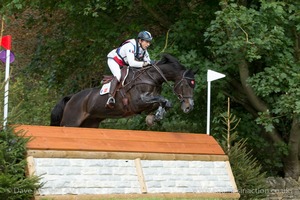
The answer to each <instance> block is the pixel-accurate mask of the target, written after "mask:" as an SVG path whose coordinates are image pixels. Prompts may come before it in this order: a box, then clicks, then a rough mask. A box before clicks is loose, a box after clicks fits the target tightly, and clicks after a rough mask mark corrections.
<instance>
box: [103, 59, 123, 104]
mask: <svg viewBox="0 0 300 200" xmlns="http://www.w3.org/2000/svg"><path fill="white" fill-rule="evenodd" d="M107 64H108V66H109V69H110V71H111V73H112V74H113V75H114V78H113V80H112V81H111V83H110V90H109V97H108V100H107V102H106V104H107V105H113V104H115V98H114V96H115V93H116V88H117V85H118V83H119V81H120V79H121V70H120V66H119V64H118V63H116V61H115V60H114V59H111V58H108V60H107Z"/></svg>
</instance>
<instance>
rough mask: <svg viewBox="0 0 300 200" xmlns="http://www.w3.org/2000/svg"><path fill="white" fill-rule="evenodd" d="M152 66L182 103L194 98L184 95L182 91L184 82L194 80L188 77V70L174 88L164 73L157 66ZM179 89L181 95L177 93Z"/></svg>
mask: <svg viewBox="0 0 300 200" xmlns="http://www.w3.org/2000/svg"><path fill="white" fill-rule="evenodd" d="M152 66H153V67H154V68H155V69H156V70H157V72H158V73H159V74H160V75H161V77H162V78H163V79H164V80H165V82H166V83H167V85H168V86H169V87H170V88H172V91H173V93H174V94H175V95H176V96H177V98H178V99H179V101H180V102H182V101H184V99H187V98H193V97H192V96H186V95H183V89H182V87H183V85H182V82H183V81H184V80H186V79H189V80H193V79H192V78H189V77H186V74H187V72H188V70H185V71H184V73H183V74H182V77H181V79H180V80H179V81H178V82H177V83H176V84H175V85H174V86H173V87H172V86H171V84H169V82H168V80H167V78H166V77H165V75H164V74H163V72H162V71H161V69H160V68H159V67H158V66H157V65H156V64H153V65H152ZM177 87H180V88H181V89H180V90H179V91H182V92H181V93H178V92H176V88H177Z"/></svg>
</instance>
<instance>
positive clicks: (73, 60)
mask: <svg viewBox="0 0 300 200" xmlns="http://www.w3.org/2000/svg"><path fill="white" fill-rule="evenodd" d="M219 3H220V4H219ZM299 8H300V3H299V2H298V1H291V0H285V1H275V0H271V1H265V0H254V1H236V0H229V1H225V0H222V1H216V0H213V1H195V0H190V1H176V0H171V1H168V2H166V1H162V0H153V1H128V0H125V1H121V0H112V1H100V0H95V1H87V0H83V1H80V2H78V1H74V0H65V1H54V0H49V1H36V0H33V1H27V0H14V1H8V0H4V1H3V3H2V4H1V5H0V14H1V15H5V17H6V20H7V21H6V22H7V24H8V25H9V22H12V21H13V17H11V16H14V17H15V18H16V20H17V21H18V20H19V19H22V20H24V21H23V23H22V24H21V25H19V24H18V23H16V24H18V26H19V27H18V28H19V29H20V27H24V30H25V31H24V33H23V35H27V34H29V33H35V34H34V35H33V37H32V40H34V41H35V42H34V43H31V45H29V46H27V48H28V49H29V47H30V48H34V49H33V51H30V53H27V52H26V53H24V52H23V51H19V52H17V54H18V55H17V56H18V57H17V61H18V62H19V63H21V64H15V71H13V72H12V73H13V77H14V78H13V79H12V81H11V86H12V88H13V90H14V91H11V93H10V94H11V95H12V97H11V98H10V105H11V107H10V109H14V110H17V111H18V113H20V114H19V116H20V118H17V119H18V120H16V121H15V122H16V123H30V124H42V125H47V124H48V123H49V121H48V117H49V115H50V110H51V107H53V106H54V104H55V103H56V101H58V100H59V99H60V98H62V97H63V96H65V95H68V94H70V93H74V92H78V91H79V90H82V89H84V88H87V87H99V85H100V84H99V83H100V79H101V77H102V75H104V74H107V73H109V71H108V68H107V66H106V55H107V53H108V52H109V51H110V50H111V49H113V48H115V47H117V46H118V45H119V44H120V43H121V42H122V41H123V40H125V39H127V38H133V37H136V34H137V32H138V31H140V30H143V29H145V30H149V31H150V32H151V33H152V34H153V36H154V42H153V43H152V44H151V46H150V49H149V51H150V54H151V58H153V59H159V54H160V53H161V52H169V53H171V54H173V55H174V56H175V57H177V58H179V60H180V61H181V62H182V63H183V64H184V65H185V66H186V67H188V68H191V69H194V70H199V71H198V76H196V84H197V85H196V88H195V95H194V100H195V108H194V110H193V111H192V112H191V113H189V114H188V115H185V114H183V113H182V112H180V109H179V103H178V100H177V98H176V96H174V95H173V93H172V91H171V90H169V88H168V87H164V91H163V95H164V96H165V97H166V98H168V99H169V100H171V101H172V103H173V106H174V107H173V108H172V109H171V110H170V111H169V112H168V114H167V116H166V118H165V119H164V121H161V122H159V123H157V124H156V125H154V126H153V127H150V128H149V127H146V126H145V123H144V116H143V115H142V116H139V117H134V118H131V119H120V120H107V121H105V122H104V123H103V124H102V125H101V126H102V127H105V128H117V127H119V128H127V129H148V130H161V131H182V132H204V130H205V122H206V121H205V119H206V103H207V102H206V98H207V96H206V71H207V69H212V70H216V71H218V72H221V73H224V74H226V79H222V80H218V81H216V82H214V83H213V84H212V102H211V103H212V104H211V105H212V109H211V111H212V114H211V116H212V118H213V120H212V130H213V131H214V132H216V133H217V132H220V131H222V128H220V125H219V122H220V119H219V118H218V117H219V113H223V112H224V109H223V108H224V107H225V106H226V103H225V102H226V98H227V96H229V97H231V99H232V101H233V102H232V104H233V107H232V112H233V113H234V114H237V115H238V116H242V119H241V122H240V124H239V126H238V127H237V131H238V132H239V133H240V134H239V136H238V138H239V139H242V138H247V148H249V149H253V154H254V155H255V156H257V158H258V159H259V161H260V162H261V163H262V166H263V167H264V169H266V170H268V172H269V173H270V174H271V175H277V174H278V173H279V172H280V171H282V169H283V166H284V163H283V162H282V158H284V157H285V156H286V155H287V154H289V152H288V142H289V139H290V130H291V124H292V121H293V119H294V118H295V117H298V118H299V112H300V103H299V98H298V97H299V95H300V90H299V87H298V85H297V84H298V83H299V82H300V80H299V79H300V76H299V73H298V71H299V60H300V54H299V52H300V51H299V38H300V36H299V31H300V26H299V24H300V17H299V16H300V15H299ZM24 11H26V12H24ZM10 28H11V29H12V28H13V27H9V26H6V30H11V29H10ZM19 29H17V30H19ZM27 39H28V38H26V41H28V40H27ZM24 43H25V42H24V39H23V40H21V41H16V42H15V44H16V46H18V44H22V45H24ZM27 57H28V59H29V62H21V60H25V59H24V58H27ZM241 63H243V64H244V65H241ZM242 67H244V68H242ZM245 72H246V73H245ZM241 75H244V76H241ZM17 88H18V89H17ZM249 88H250V90H249ZM249 91H252V93H251V92H249ZM261 105H263V106H261ZM215 116H217V117H215ZM274 136H277V137H275V138H277V140H276V141H274ZM279 147H280V148H279ZM261 152H272V153H271V154H272V156H270V155H268V154H265V153H261Z"/></svg>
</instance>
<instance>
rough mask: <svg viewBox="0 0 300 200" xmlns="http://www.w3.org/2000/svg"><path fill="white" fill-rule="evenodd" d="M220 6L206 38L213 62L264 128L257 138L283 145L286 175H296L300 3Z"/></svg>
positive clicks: (236, 97)
mask: <svg viewBox="0 0 300 200" xmlns="http://www.w3.org/2000/svg"><path fill="white" fill-rule="evenodd" d="M242 2H243V1H242ZM245 2H246V1H245ZM221 5H222V10H220V11H218V12H217V13H216V19H215V20H213V21H212V22H211V25H210V27H209V28H208V29H207V32H206V33H205V36H206V40H207V43H208V48H209V49H210V50H211V52H212V55H213V58H214V60H215V62H217V63H219V64H220V66H222V69H221V70H222V71H223V72H225V73H226V74H227V75H228V77H229V79H228V84H227V87H228V88H227V91H232V92H230V93H229V92H225V93H226V95H228V96H230V97H231V98H232V99H234V100H235V102H237V103H239V104H240V105H242V106H243V107H244V108H245V109H246V110H247V111H248V112H249V113H251V114H252V116H253V118H254V119H256V123H257V124H259V125H261V126H262V127H263V128H264V129H263V130H262V131H261V132H257V134H258V135H257V137H266V138H267V140H268V142H269V143H271V144H273V146H274V147H278V146H281V147H282V148H281V150H282V151H281V157H280V158H281V159H282V161H283V163H284V173H285V176H287V177H289V176H290V177H293V178H295V179H298V177H299V162H298V156H299V155H298V154H299V150H298V147H299V134H300V121H299V119H300V118H299V117H300V115H299V113H300V109H299V104H300V101H299V98H298V97H299V95H300V90H299V87H297V84H298V83H299V81H300V79H299V78H300V76H299V72H298V71H299V59H300V57H299V44H300V40H299V36H300V35H299V33H300V32H299V28H300V27H299V23H300V18H299V9H300V3H299V2H294V1H264V0H261V1H259V2H256V4H251V5H247V4H246V3H242V4H241V3H238V4H237V3H234V2H233V1H230V2H227V1H222V4H221ZM268 156H270V155H268Z"/></svg>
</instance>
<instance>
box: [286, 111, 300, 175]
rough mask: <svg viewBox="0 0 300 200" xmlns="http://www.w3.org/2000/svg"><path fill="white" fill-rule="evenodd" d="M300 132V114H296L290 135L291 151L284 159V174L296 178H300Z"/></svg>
mask: <svg viewBox="0 0 300 200" xmlns="http://www.w3.org/2000/svg"><path fill="white" fill-rule="evenodd" d="M299 134H300V121H299V119H298V116H294V119H293V123H292V128H291V132H290V137H289V146H288V147H289V152H288V156H287V157H286V158H285V159H284V175H285V177H291V178H293V179H295V180H298V178H299V173H300V172H299V157H298V156H299V139H300V137H299Z"/></svg>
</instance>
